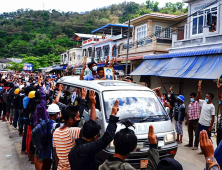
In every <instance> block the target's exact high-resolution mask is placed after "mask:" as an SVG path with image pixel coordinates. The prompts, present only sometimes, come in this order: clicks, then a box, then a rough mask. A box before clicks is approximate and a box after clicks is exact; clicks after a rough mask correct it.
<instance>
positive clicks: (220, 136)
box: [217, 84, 222, 146]
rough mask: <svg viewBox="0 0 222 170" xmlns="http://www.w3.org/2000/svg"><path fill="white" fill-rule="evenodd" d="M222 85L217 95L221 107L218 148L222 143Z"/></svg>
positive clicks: (218, 88) (218, 87)
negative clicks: (221, 89) (221, 90)
mask: <svg viewBox="0 0 222 170" xmlns="http://www.w3.org/2000/svg"><path fill="white" fill-rule="evenodd" d="M221 86H222V84H220V85H218V86H217V95H218V98H219V107H220V111H221V114H220V118H219V120H218V126H217V146H218V145H219V144H220V141H221V140H222V94H221V92H220V87H221Z"/></svg>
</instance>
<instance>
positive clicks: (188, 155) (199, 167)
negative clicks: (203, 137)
mask: <svg viewBox="0 0 222 170" xmlns="http://www.w3.org/2000/svg"><path fill="white" fill-rule="evenodd" d="M183 130H184V136H183V143H182V144H179V147H178V151H177V154H176V157H175V159H176V160H177V161H179V162H180V163H181V164H182V166H183V169H184V170H203V169H204V168H205V159H204V156H203V155H198V154H197V153H198V152H200V149H199V150H196V151H193V150H192V149H191V148H186V147H184V145H186V144H188V141H189V140H188V139H189V138H188V131H187V126H185V125H184V127H183ZM212 141H213V144H214V149H215V148H216V138H215V137H212Z"/></svg>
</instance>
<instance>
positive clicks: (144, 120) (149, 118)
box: [140, 116, 155, 123]
mask: <svg viewBox="0 0 222 170" xmlns="http://www.w3.org/2000/svg"><path fill="white" fill-rule="evenodd" d="M148 120H149V122H155V119H154V117H153V116H150V117H145V118H143V119H142V120H140V123H141V122H146V121H148Z"/></svg>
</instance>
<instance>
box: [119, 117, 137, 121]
mask: <svg viewBox="0 0 222 170" xmlns="http://www.w3.org/2000/svg"><path fill="white" fill-rule="evenodd" d="M127 119H140V117H128V118H124V119H120V120H119V121H122V120H127Z"/></svg>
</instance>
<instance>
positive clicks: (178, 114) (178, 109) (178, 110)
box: [173, 95, 185, 144]
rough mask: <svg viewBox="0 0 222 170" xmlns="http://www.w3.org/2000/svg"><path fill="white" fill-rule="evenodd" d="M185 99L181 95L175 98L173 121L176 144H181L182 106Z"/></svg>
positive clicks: (183, 113) (183, 112) (183, 114)
mask: <svg viewBox="0 0 222 170" xmlns="http://www.w3.org/2000/svg"><path fill="white" fill-rule="evenodd" d="M184 100H185V97H184V96H183V95H179V96H178V97H177V102H176V103H175V109H174V113H173V115H174V120H175V129H176V132H177V139H176V141H177V142H178V144H181V143H182V138H183V121H184V118H185V104H184Z"/></svg>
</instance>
